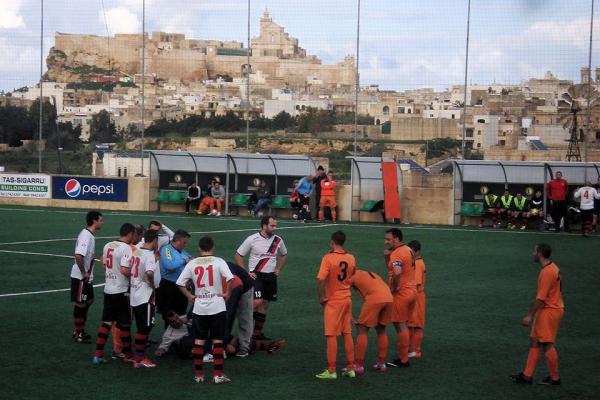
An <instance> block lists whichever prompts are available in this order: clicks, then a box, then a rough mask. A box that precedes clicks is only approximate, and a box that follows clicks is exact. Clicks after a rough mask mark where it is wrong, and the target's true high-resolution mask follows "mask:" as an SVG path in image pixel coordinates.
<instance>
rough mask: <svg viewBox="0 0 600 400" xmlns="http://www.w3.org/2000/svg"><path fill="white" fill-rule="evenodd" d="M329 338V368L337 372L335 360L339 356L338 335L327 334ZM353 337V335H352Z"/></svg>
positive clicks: (330, 370)
mask: <svg viewBox="0 0 600 400" xmlns="http://www.w3.org/2000/svg"><path fill="white" fill-rule="evenodd" d="M326 338H327V369H328V370H329V372H335V360H336V357H337V337H335V336H326ZM350 339H352V337H350Z"/></svg>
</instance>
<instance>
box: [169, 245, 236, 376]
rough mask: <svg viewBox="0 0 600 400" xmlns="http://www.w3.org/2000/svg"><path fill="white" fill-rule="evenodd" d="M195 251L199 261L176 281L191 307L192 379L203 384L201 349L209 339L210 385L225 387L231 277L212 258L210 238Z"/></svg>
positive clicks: (224, 263)
mask: <svg viewBox="0 0 600 400" xmlns="http://www.w3.org/2000/svg"><path fill="white" fill-rule="evenodd" d="M198 247H199V249H200V257H198V258H195V259H193V260H192V261H190V262H189V263H188V264H187V265H186V266H185V268H184V269H183V271H182V272H181V275H180V276H179V279H177V285H179V290H181V293H183V294H184V295H185V296H186V297H187V298H188V300H189V301H190V302H193V303H194V308H193V327H194V329H193V330H194V335H195V337H194V347H193V349H192V354H193V357H194V370H195V377H194V379H195V381H196V382H198V383H201V382H204V370H203V357H204V345H205V343H206V341H207V340H208V338H209V337H210V338H212V344H213V366H214V377H213V382H214V383H217V384H218V383H227V382H230V379H229V378H228V377H226V376H225V375H223V362H224V357H223V354H224V348H223V340H224V339H225V333H226V330H227V315H226V308H225V298H226V297H228V295H229V292H230V290H231V284H232V282H233V274H232V273H231V271H230V270H229V267H228V266H227V263H226V262H225V260H223V259H222V258H219V257H215V256H214V255H213V251H214V247H215V244H214V242H213V240H212V239H211V238H210V237H207V236H205V237H203V238H202V239H200V242H199V243H198ZM188 281H192V284H193V286H194V294H192V293H190V291H189V290H188V289H187V288H186V284H187V283H188ZM224 282H226V285H225V284H224Z"/></svg>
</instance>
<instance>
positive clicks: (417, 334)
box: [408, 240, 427, 358]
mask: <svg viewBox="0 0 600 400" xmlns="http://www.w3.org/2000/svg"><path fill="white" fill-rule="evenodd" d="M408 247H410V248H411V249H412V251H413V253H414V255H415V282H416V284H417V300H416V301H415V309H414V311H413V313H412V315H411V317H410V320H409V321H408V328H409V329H410V346H409V348H408V357H409V358H421V343H422V342H423V329H424V328H425V304H426V300H425V274H426V273H427V268H426V267H425V262H424V261H423V257H422V256H421V243H420V242H419V241H418V240H413V241H412V242H410V243H409V244H408Z"/></svg>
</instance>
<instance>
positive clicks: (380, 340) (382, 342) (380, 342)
mask: <svg viewBox="0 0 600 400" xmlns="http://www.w3.org/2000/svg"><path fill="white" fill-rule="evenodd" d="M357 340H358V339H357ZM387 349H388V337H387V333H385V331H383V332H380V333H378V334H377V352H378V356H379V362H380V363H384V362H385V359H386V358H387Z"/></svg>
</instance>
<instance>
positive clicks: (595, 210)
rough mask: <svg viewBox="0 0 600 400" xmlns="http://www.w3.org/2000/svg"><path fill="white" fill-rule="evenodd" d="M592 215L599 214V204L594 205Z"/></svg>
mask: <svg viewBox="0 0 600 400" xmlns="http://www.w3.org/2000/svg"><path fill="white" fill-rule="evenodd" d="M594 215H600V205H596V206H595V207H594Z"/></svg>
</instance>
